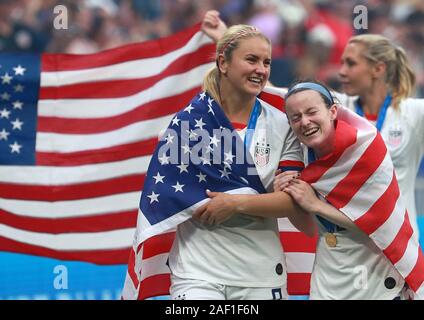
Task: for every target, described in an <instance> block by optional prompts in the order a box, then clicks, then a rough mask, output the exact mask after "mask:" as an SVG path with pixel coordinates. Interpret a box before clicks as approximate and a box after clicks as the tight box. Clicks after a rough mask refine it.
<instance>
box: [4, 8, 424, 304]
mask: <svg viewBox="0 0 424 320" xmlns="http://www.w3.org/2000/svg"><path fill="white" fill-rule="evenodd" d="M58 5H63V6H65V7H66V9H67V13H68V28H67V29H55V28H54V27H53V25H54V19H55V17H56V15H57V14H55V13H54V8H55V7H56V6H58ZM358 5H365V7H366V8H367V10H368V15H367V17H368V21H367V24H368V25H367V29H355V28H354V24H353V21H354V18H355V14H354V8H355V6H358ZM209 9H216V10H218V11H220V12H221V17H222V18H223V19H224V21H226V22H227V24H229V25H231V24H234V23H248V24H253V25H256V26H258V27H259V28H260V29H261V30H262V31H263V32H264V33H266V34H267V35H268V36H269V37H270V38H271V40H272V41H273V65H272V75H271V81H272V82H273V83H274V84H275V85H277V86H287V85H288V84H289V83H290V82H291V81H292V80H294V79H295V78H296V77H304V76H315V77H317V78H319V79H320V80H323V81H325V82H327V83H329V84H330V85H331V86H332V87H333V88H334V89H336V90H337V89H339V84H338V81H337V68H338V65H339V59H340V54H341V52H342V50H343V48H344V45H345V43H346V40H347V39H348V38H349V37H350V36H351V35H353V34H357V33H380V34H384V35H385V36H387V37H389V38H391V39H392V40H393V41H395V42H396V43H398V44H399V45H401V46H402V47H404V48H405V50H406V51H407V54H408V56H409V59H410V60H411V62H412V65H413V67H414V70H415V72H416V74H417V78H418V88H417V91H416V94H415V95H416V96H417V97H421V98H423V97H424V2H423V1H421V0H416V1H415V0H409V1H408V0H372V1H356V0H339V1H337V2H335V1H334V2H333V1H329V0H274V1H273V0H268V1H266V0H258V1H255V0H198V1H195V0H79V1H59V0H47V1H46V0H44V1H41V0H2V1H0V52H7V51H13V52H16V51H19V52H64V53H92V52H97V51H100V50H105V49H110V48H113V47H117V46H120V45H123V44H127V43H132V42H139V41H145V40H149V39H155V38H158V37H162V36H166V35H169V34H172V33H174V32H176V31H178V30H181V29H183V28H185V27H188V26H191V25H193V24H195V23H197V22H199V21H201V19H202V17H203V15H204V13H205V11H206V10H209ZM336 31H337V34H336ZM405 156H407V155H405ZM416 199H417V209H418V213H419V217H418V219H419V221H418V223H419V226H420V231H421V235H423V234H424V162H423V163H422V164H421V168H420V171H419V174H418V180H417V184H416ZM421 245H422V246H423V245H424V237H423V236H421ZM125 272H126V266H124V265H117V266H97V265H94V264H89V263H81V262H68V261H59V260H54V259H48V258H42V257H34V256H27V255H20V254H9V253H4V252H0V279H1V280H0V299H1V300H3V299H79V300H82V299H106V300H107V299H119V297H120V292H121V289H122V285H123V280H124V277H125ZM55 286H56V287H55Z"/></svg>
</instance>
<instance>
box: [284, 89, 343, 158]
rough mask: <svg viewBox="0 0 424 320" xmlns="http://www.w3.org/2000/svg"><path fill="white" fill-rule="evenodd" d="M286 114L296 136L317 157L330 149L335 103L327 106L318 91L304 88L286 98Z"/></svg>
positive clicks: (333, 129)
mask: <svg viewBox="0 0 424 320" xmlns="http://www.w3.org/2000/svg"><path fill="white" fill-rule="evenodd" d="M286 114H287V117H288V119H289V123H290V126H291V128H292V129H293V132H294V133H295V135H296V136H297V138H298V139H299V140H300V142H302V143H303V144H305V145H306V146H307V147H309V148H312V149H313V150H314V152H315V153H316V154H317V156H318V157H322V156H325V155H326V154H328V153H330V152H331V151H332V148H333V144H334V134H335V128H334V120H335V119H336V117H337V108H336V106H335V105H332V106H331V107H330V108H327V106H326V104H325V103H324V100H323V98H322V97H321V95H320V94H319V93H318V92H316V91H314V90H304V91H300V92H297V93H293V94H292V95H290V96H289V97H288V98H287V100H286Z"/></svg>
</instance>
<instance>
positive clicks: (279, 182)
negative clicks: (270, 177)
mask: <svg viewBox="0 0 424 320" xmlns="http://www.w3.org/2000/svg"><path fill="white" fill-rule="evenodd" d="M299 176H300V172H298V171H294V170H289V171H284V172H283V173H281V170H277V172H276V177H275V179H274V192H277V191H283V190H284V188H286V187H288V185H289V183H290V181H292V180H294V179H297V178H299Z"/></svg>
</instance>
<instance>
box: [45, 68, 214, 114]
mask: <svg viewBox="0 0 424 320" xmlns="http://www.w3.org/2000/svg"><path fill="white" fill-rule="evenodd" d="M210 66H211V65H210V64H207V65H202V66H199V67H196V68H194V69H192V70H190V71H188V72H185V73H182V74H178V75H174V76H170V77H168V78H165V79H163V80H162V81H159V82H158V83H156V84H155V85H153V86H152V87H150V88H148V89H146V90H144V91H142V92H138V93H137V94H133V95H129V96H125V97H120V98H110V99H90V98H87V99H54V100H53V99H46V100H40V101H39V104H38V109H39V110H38V112H39V115H40V116H47V117H48V116H51V117H61V118H75V119H78V118H80V119H81V118H105V117H112V116H116V115H119V114H122V113H125V112H128V111H131V110H133V109H134V108H137V107H139V106H141V105H144V104H146V103H149V102H151V101H154V100H158V99H163V98H166V97H171V96H175V95H177V94H181V93H183V92H185V91H187V90H190V89H193V88H199V85H200V83H201V79H199V78H198V77H199V75H203V74H205V72H206V71H207V70H208V69H209V68H210ZM176 83H178V84H179V85H178V86H176V85H175V84H176Z"/></svg>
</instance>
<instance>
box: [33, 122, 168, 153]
mask: <svg viewBox="0 0 424 320" xmlns="http://www.w3.org/2000/svg"><path fill="white" fill-rule="evenodd" d="M171 118H172V116H170V117H165V118H160V119H157V120H147V121H143V123H133V124H130V125H128V126H126V127H124V128H121V129H118V130H114V131H109V132H105V133H98V134H91V135H81V134H74V135H69V134H57V133H38V134H37V139H38V141H39V144H38V145H37V151H42V152H57V153H68V152H78V151H86V150H93V149H95V150H98V149H104V148H108V147H111V146H113V147H115V146H118V145H121V144H125V143H134V142H136V141H140V140H141V141H142V140H145V139H150V138H152V131H148V130H155V131H157V130H158V128H162V125H163V124H164V123H169V120H170V119H171ZM156 135H157V134H156ZM140 138H141V139H140Z"/></svg>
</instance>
